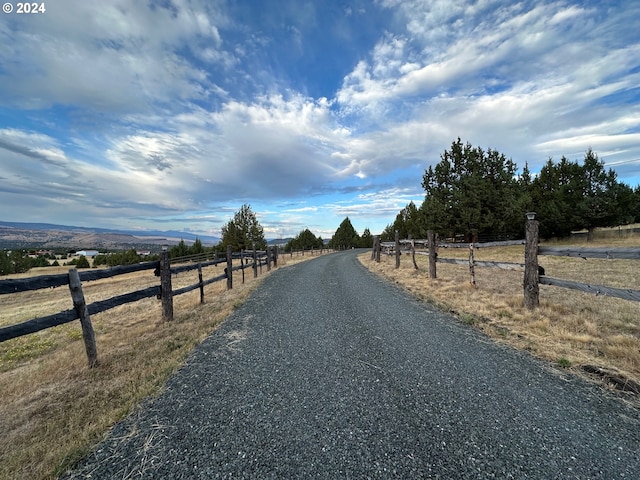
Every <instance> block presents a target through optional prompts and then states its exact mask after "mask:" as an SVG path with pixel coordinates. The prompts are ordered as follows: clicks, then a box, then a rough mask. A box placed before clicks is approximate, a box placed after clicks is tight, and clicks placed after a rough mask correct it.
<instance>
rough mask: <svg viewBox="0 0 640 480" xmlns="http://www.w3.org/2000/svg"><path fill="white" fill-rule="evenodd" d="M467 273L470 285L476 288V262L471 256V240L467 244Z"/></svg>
mask: <svg viewBox="0 0 640 480" xmlns="http://www.w3.org/2000/svg"><path fill="white" fill-rule="evenodd" d="M469 275H470V277H471V278H470V280H469V281H470V282H471V285H473V286H474V287H476V288H477V285H476V264H475V260H474V258H473V242H471V243H470V244H469Z"/></svg>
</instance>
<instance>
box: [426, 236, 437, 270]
mask: <svg viewBox="0 0 640 480" xmlns="http://www.w3.org/2000/svg"><path fill="white" fill-rule="evenodd" d="M427 241H428V243H429V278H436V261H437V258H438V257H437V255H438V254H437V250H436V247H437V245H436V243H435V240H434V235H433V230H429V231H427Z"/></svg>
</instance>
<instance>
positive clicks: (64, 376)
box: [0, 255, 312, 479]
mask: <svg viewBox="0 0 640 480" xmlns="http://www.w3.org/2000/svg"><path fill="white" fill-rule="evenodd" d="M311 258H312V257H311V256H309V255H306V256H304V257H303V256H298V257H290V256H288V255H282V256H281V257H280V267H286V266H288V265H293V264H295V263H299V262H300V261H304V260H308V259H311ZM280 267H279V268H280ZM203 270H204V272H203V273H204V278H211V277H213V276H215V275H219V274H220V273H222V267H221V266H218V267H207V268H205V269H203ZM61 271H62V272H66V271H68V267H67V268H62V270H61ZM41 273H42V272H40V271H39V270H38V271H37V273H35V274H41ZM48 273H53V272H48ZM56 273H60V272H56ZM266 274H267V272H266V267H263V269H262V275H260V276H259V277H258V278H257V279H254V278H253V274H252V272H251V271H250V270H247V271H246V277H245V278H246V283H245V284H244V285H243V284H242V281H241V278H242V277H241V273H240V272H237V273H234V288H233V290H230V291H227V290H226V288H225V285H226V284H225V282H217V283H215V284H213V285H210V286H207V287H206V288H205V295H206V296H205V304H204V305H200V304H199V301H200V298H199V292H198V291H194V292H190V293H188V294H185V295H181V296H179V297H175V298H174V312H175V319H174V321H173V322H162V321H161V305H160V302H158V301H157V300H156V299H154V298H149V299H145V300H141V301H139V302H135V303H131V304H127V305H123V306H120V307H117V308H115V309H112V310H109V311H107V312H104V313H101V314H98V315H95V316H93V317H92V323H93V325H94V329H95V331H96V340H97V347H98V355H99V360H100V366H99V367H98V368H95V369H92V370H89V369H88V368H87V360H86V355H85V352H84V345H83V343H82V340H81V338H82V333H81V330H80V327H79V325H78V324H77V323H78V322H72V323H70V324H67V325H63V326H60V327H56V328H51V329H48V330H44V331H42V332H38V333H36V334H32V335H27V336H24V337H20V338H17V339H13V340H10V341H7V342H3V343H0V418H1V419H2V421H1V422H0V479H25V478H29V479H52V478H56V477H57V476H58V475H59V474H61V473H62V472H64V471H65V469H66V468H68V467H69V466H70V465H73V464H74V463H75V462H76V461H78V460H79V459H81V458H83V457H84V456H85V455H87V454H88V453H89V452H90V450H91V448H92V446H93V445H95V444H96V443H97V442H99V441H100V440H101V439H102V438H104V436H105V435H106V434H107V433H108V430H109V428H110V427H111V426H112V425H113V424H114V423H116V422H117V421H119V420H121V419H122V418H124V417H125V416H127V415H128V414H129V413H130V412H131V411H132V410H133V409H134V408H135V407H136V405H138V404H139V403H140V402H141V401H142V400H144V399H145V398H147V397H150V396H155V395H158V394H159V393H160V392H161V391H162V388H163V385H164V384H165V382H166V380H167V379H168V377H169V376H170V375H171V374H172V373H173V372H175V371H176V370H177V369H178V368H179V367H180V366H181V365H182V364H183V363H184V360H185V359H186V357H187V356H188V355H189V353H190V352H191V351H192V350H193V349H194V348H195V347H196V346H197V345H198V344H199V343H200V342H201V341H202V340H204V339H205V338H206V337H207V336H208V335H209V334H210V333H211V332H212V331H213V330H214V329H215V328H216V327H217V325H219V324H220V323H221V322H222V321H223V320H224V319H225V318H226V317H227V316H228V315H229V314H230V313H231V312H232V311H233V310H234V309H235V308H237V307H238V306H239V305H240V304H242V302H244V301H245V299H246V298H247V296H248V295H249V293H250V292H251V291H253V290H254V289H255V288H256V287H257V286H258V285H259V284H260V282H261V281H262V280H263V279H264V278H265V277H266ZM32 275H33V274H32ZM196 281H197V272H187V273H184V274H180V275H178V276H177V277H174V278H173V279H172V282H173V286H174V288H180V287H182V286H186V285H189V284H192V283H195V282H196ZM157 283H158V279H157V278H156V277H154V276H153V273H152V272H149V271H147V272H138V273H135V274H130V275H123V276H119V277H114V278H111V279H105V280H98V281H95V282H88V283H86V284H85V285H84V286H83V290H84V293H85V297H86V299H87V302H88V303H91V302H94V301H97V300H101V299H104V298H109V297H112V296H115V295H117V294H121V293H125V292H129V291H133V290H137V289H140V288H144V287H146V286H151V285H155V284H157ZM0 301H1V302H2V308H1V310H2V318H1V319H0V325H10V324H14V323H18V322H21V321H24V320H27V319H30V318H35V317H37V316H41V315H46V314H49V313H55V312H57V311H61V310H66V309H68V308H70V307H71V305H70V303H71V299H70V296H69V292H68V289H67V288H66V287H60V288H55V289H47V290H40V291H35V292H24V293H20V294H15V295H4V296H2V297H0Z"/></svg>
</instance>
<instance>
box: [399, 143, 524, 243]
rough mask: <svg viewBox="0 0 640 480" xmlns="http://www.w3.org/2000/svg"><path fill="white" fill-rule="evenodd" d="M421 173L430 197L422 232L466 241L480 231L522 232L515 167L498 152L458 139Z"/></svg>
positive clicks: (423, 218) (423, 216) (426, 197)
mask: <svg viewBox="0 0 640 480" xmlns="http://www.w3.org/2000/svg"><path fill="white" fill-rule="evenodd" d="M440 159H441V160H440V162H439V163H438V164H437V165H436V166H435V168H434V167H431V166H430V167H429V168H428V169H427V170H426V171H425V174H424V176H423V180H422V187H423V188H424V189H425V192H426V196H425V201H424V202H423V205H422V208H421V210H422V216H421V219H420V221H421V222H424V223H422V225H421V226H420V230H422V231H418V232H415V233H418V235H419V234H420V233H423V231H424V230H426V229H431V230H434V231H436V232H439V233H443V234H447V235H448V236H453V235H455V234H456V233H459V234H464V235H465V238H466V239H467V240H471V239H472V238H473V237H474V236H477V235H481V234H484V235H494V234H503V233H506V234H514V233H516V232H518V231H520V230H521V228H522V227H521V224H522V223H523V222H522V220H521V217H522V212H517V211H516V209H515V207H514V206H515V205H516V199H517V198H518V195H519V190H520V189H519V186H518V181H517V179H516V172H517V166H516V164H515V163H514V162H513V161H512V160H511V159H507V158H506V157H505V156H504V154H501V153H499V152H498V151H496V150H491V149H489V150H487V151H486V152H485V151H484V150H483V149H481V148H480V147H472V146H471V144H470V143H467V144H466V145H464V144H463V143H462V141H461V140H460V138H458V139H457V141H454V142H453V143H452V145H451V149H450V150H447V151H445V152H444V153H443V154H442V155H441V156H440ZM407 233H408V232H407Z"/></svg>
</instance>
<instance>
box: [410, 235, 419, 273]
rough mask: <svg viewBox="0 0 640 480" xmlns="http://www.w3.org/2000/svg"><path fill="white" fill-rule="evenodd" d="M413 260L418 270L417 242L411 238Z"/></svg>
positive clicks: (414, 266)
mask: <svg viewBox="0 0 640 480" xmlns="http://www.w3.org/2000/svg"><path fill="white" fill-rule="evenodd" d="M411 260H412V261H413V268H414V269H415V270H418V264H417V263H416V242H415V240H414V239H411Z"/></svg>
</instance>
